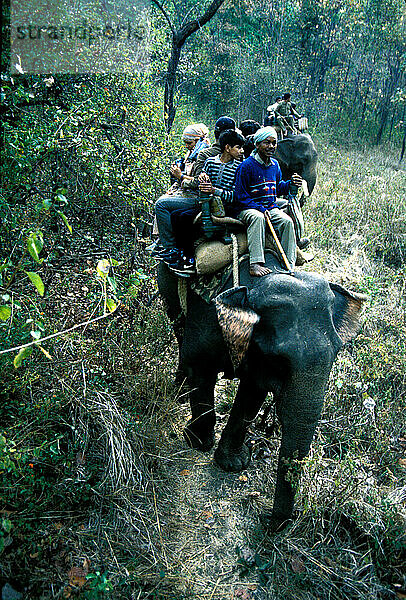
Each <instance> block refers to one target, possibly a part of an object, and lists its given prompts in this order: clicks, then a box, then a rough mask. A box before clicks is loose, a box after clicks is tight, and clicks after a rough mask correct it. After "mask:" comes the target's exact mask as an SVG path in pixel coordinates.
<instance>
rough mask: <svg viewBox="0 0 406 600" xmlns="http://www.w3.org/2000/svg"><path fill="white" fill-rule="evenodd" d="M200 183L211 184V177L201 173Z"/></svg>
mask: <svg viewBox="0 0 406 600" xmlns="http://www.w3.org/2000/svg"><path fill="white" fill-rule="evenodd" d="M199 183H210V177H209V176H208V175H207V173H200V175H199Z"/></svg>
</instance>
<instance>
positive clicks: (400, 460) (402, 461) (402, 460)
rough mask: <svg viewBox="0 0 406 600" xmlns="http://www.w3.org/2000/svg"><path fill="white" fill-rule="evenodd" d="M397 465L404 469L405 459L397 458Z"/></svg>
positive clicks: (405, 465) (405, 466) (405, 467)
mask: <svg viewBox="0 0 406 600" xmlns="http://www.w3.org/2000/svg"><path fill="white" fill-rule="evenodd" d="M399 464H400V466H401V467H403V468H404V469H406V458H399Z"/></svg>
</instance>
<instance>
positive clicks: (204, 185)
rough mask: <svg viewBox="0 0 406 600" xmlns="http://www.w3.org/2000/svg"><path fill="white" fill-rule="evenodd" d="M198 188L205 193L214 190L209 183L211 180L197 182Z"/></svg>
mask: <svg viewBox="0 0 406 600" xmlns="http://www.w3.org/2000/svg"><path fill="white" fill-rule="evenodd" d="M199 190H200V191H201V192H204V193H205V194H214V192H215V190H214V187H213V186H212V184H211V181H210V180H209V181H201V182H200V183H199Z"/></svg>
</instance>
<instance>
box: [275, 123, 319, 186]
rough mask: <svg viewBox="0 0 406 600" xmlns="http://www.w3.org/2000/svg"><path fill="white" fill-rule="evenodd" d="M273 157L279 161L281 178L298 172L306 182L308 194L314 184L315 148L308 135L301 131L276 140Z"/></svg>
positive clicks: (315, 176) (315, 177) (286, 177)
mask: <svg viewBox="0 0 406 600" xmlns="http://www.w3.org/2000/svg"><path fill="white" fill-rule="evenodd" d="M275 158H276V160H277V161H278V162H279V164H280V167H281V170H282V174H283V178H284V179H289V178H290V177H291V176H292V175H293V173H299V175H301V176H302V177H303V179H305V180H306V182H307V187H308V190H309V194H311V193H312V191H313V189H314V186H315V185H316V179H317V174H316V165H317V150H316V147H315V145H314V143H313V140H312V138H311V137H310V135H308V134H306V133H303V134H300V135H294V136H292V137H287V138H285V139H284V140H281V141H280V142H278V146H277V148H276V152H275Z"/></svg>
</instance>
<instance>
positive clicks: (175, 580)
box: [154, 380, 278, 600]
mask: <svg viewBox="0 0 406 600" xmlns="http://www.w3.org/2000/svg"><path fill="white" fill-rule="evenodd" d="M232 387H233V383H232V382H228V381H224V380H220V382H219V383H218V384H217V387H216V403H217V406H218V407H219V405H220V407H221V404H222V401H223V400H224V397H225V396H228V395H229V394H230V388H232ZM220 412H221V410H220ZM188 417H189V409H188V406H187V405H183V406H179V408H178V415H177V421H178V423H177V426H176V429H177V431H176V434H177V435H176V436H175V435H172V436H169V437H168V439H167V445H166V447H163V448H161V449H160V453H161V454H162V456H161V458H160V464H159V466H158V467H157V471H156V472H155V482H154V485H155V490H154V492H155V496H156V508H157V520H159V526H158V535H159V538H160V549H161V552H160V561H161V565H160V567H161V568H162V575H163V573H165V585H164V587H165V588H166V590H167V593H168V594H169V595H168V598H174V599H175V598H176V599H177V600H178V599H180V598H196V599H199V600H200V599H202V600H203V599H205V600H208V599H210V600H212V599H222V600H226V599H231V598H246V600H250V599H251V598H252V599H254V598H255V599H257V600H262V599H264V598H271V597H272V596H270V595H269V593H270V592H269V590H268V592H267V594H265V592H264V590H263V589H262V588H261V585H260V583H259V581H258V579H259V574H258V572H257V571H258V569H256V566H255V564H254V555H255V554H260V553H262V552H263V550H264V543H265V542H266V540H265V537H266V534H265V531H264V530H263V528H262V526H261V525H260V522H259V518H258V514H259V510H258V505H261V504H262V505H264V504H265V502H266V497H267V498H268V499H272V497H273V490H274V482H275V473H276V455H277V449H278V441H277V440H276V438H274V439H272V440H271V441H265V438H263V437H262V436H260V435H259V434H258V433H257V432H255V430H254V429H253V430H252V433H253V436H252V437H253V438H254V439H255V445H253V448H254V451H253V455H254V459H253V461H252V462H251V465H250V466H249V468H248V469H246V470H245V471H243V472H242V473H225V472H224V471H221V470H220V469H219V468H218V467H217V466H216V464H215V463H214V461H213V452H214V451H211V452H209V453H207V454H202V453H201V452H198V451H196V450H190V449H188V448H187V446H186V443H185V441H184V439H183V436H182V428H183V424H184V423H185V422H186V421H187V419H188ZM226 419H227V414H223V415H221V414H220V416H219V418H218V424H217V428H216V434H217V436H216V437H217V441H218V439H219V435H220V432H221V429H222V427H223V426H224V424H225V420H226ZM255 457H256V458H255ZM268 504H270V501H268ZM239 561H240V563H243V564H241V566H240V567H239ZM244 571H246V573H243V572H244Z"/></svg>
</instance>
